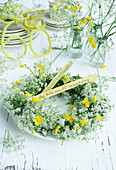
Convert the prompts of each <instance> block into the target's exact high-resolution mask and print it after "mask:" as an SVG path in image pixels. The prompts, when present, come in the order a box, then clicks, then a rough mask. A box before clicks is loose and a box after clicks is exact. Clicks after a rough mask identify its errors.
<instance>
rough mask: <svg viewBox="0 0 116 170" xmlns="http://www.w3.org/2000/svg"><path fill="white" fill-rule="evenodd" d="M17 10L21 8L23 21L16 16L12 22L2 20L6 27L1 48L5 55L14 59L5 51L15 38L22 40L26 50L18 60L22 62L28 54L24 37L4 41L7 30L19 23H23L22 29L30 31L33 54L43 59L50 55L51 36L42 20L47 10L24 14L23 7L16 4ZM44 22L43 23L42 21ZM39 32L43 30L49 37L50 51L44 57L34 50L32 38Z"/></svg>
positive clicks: (14, 36)
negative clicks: (6, 46)
mask: <svg viewBox="0 0 116 170" xmlns="http://www.w3.org/2000/svg"><path fill="white" fill-rule="evenodd" d="M15 6H16V7H15V9H14V10H16V9H17V8H20V16H22V19H18V18H16V17H15V16H14V17H13V18H14V20H12V21H5V20H1V21H0V22H3V23H5V24H6V25H5V27H4V29H3V32H2V39H1V48H2V50H3V53H4V54H5V55H6V56H7V57H8V58H9V59H14V58H12V57H10V56H9V55H8V54H7V53H6V51H5V49H4V48H5V45H6V44H7V43H8V42H9V41H10V40H11V39H13V38H17V39H20V41H21V42H22V43H23V44H24V46H25V50H24V53H23V55H21V56H20V57H18V58H17V59H18V60H20V59H21V58H22V57H23V56H25V55H26V52H27V45H26V42H25V41H24V40H23V38H22V37H20V36H18V35H13V36H10V37H9V38H7V40H6V41H5V40H4V36H5V32H6V30H7V28H8V27H9V26H10V25H12V24H13V23H15V24H17V23H21V28H22V29H24V30H26V31H28V33H29V35H30V40H29V45H30V49H31V51H32V52H33V54H34V55H35V56H37V57H43V56H44V55H48V54H49V53H50V50H51V41H50V37H49V34H48V33H47V31H46V30H45V29H44V27H45V25H46V24H45V21H43V20H42V18H43V17H44V15H45V10H36V11H27V12H23V10H22V8H21V6H20V5H19V4H15ZM41 20H42V21H41ZM39 22H40V26H38V23H39ZM38 30H41V31H43V32H44V33H45V34H46V35H47V37H48V41H49V49H48V51H47V52H46V53H45V54H43V55H39V54H37V53H36V52H35V51H34V50H33V48H32V36H33V33H34V32H37V31H38Z"/></svg>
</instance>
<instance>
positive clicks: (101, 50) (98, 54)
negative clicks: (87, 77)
mask: <svg viewBox="0 0 116 170" xmlns="http://www.w3.org/2000/svg"><path fill="white" fill-rule="evenodd" d="M95 28H96V29H94V32H93V33H92V34H91V36H90V37H93V38H94V43H95V44H96V48H93V47H90V49H91V55H90V65H91V66H92V67H96V68H99V67H100V66H101V65H104V63H105V59H106V51H107V47H108V43H107V42H108V41H107V39H104V38H103V32H102V28H101V27H95Z"/></svg>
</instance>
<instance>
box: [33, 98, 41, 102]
mask: <svg viewBox="0 0 116 170" xmlns="http://www.w3.org/2000/svg"><path fill="white" fill-rule="evenodd" d="M32 100H33V101H34V102H40V101H41V98H39V99H38V97H32Z"/></svg>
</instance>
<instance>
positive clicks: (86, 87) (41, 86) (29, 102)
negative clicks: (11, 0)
mask: <svg viewBox="0 0 116 170" xmlns="http://www.w3.org/2000/svg"><path fill="white" fill-rule="evenodd" d="M44 64H45V65H46V66H45V65H43V63H42V62H41V61H40V63H39V64H36V63H35V64H34V66H33V69H31V68H30V67H28V66H27V65H26V64H21V65H20V67H21V69H23V67H24V68H27V69H29V70H30V72H31V74H30V75H24V76H23V77H21V79H19V80H16V81H15V83H13V85H12V88H11V87H10V88H8V89H7V95H6V96H5V98H4V101H3V105H4V108H5V109H7V111H8V112H9V113H10V114H11V115H12V117H13V118H14V119H15V120H16V122H17V124H18V127H19V128H20V129H21V130H23V131H25V130H26V131H30V132H31V133H32V134H33V135H37V134H39V135H40V136H43V137H45V139H47V137H52V138H53V139H60V140H62V141H63V140H68V139H76V138H77V137H78V138H81V139H85V140H87V139H88V136H89V133H90V132H92V131H95V130H96V129H98V128H101V127H102V122H103V120H105V119H106V117H107V116H108V112H109V111H110V110H111V108H112V106H111V105H110V104H109V99H108V97H106V96H105V95H104V94H103V93H102V90H100V89H99V88H98V84H97V83H95V82H93V81H92V80H95V79H96V78H95V77H94V78H92V77H91V76H89V77H87V78H85V79H81V78H82V77H80V75H76V76H71V75H70V74H69V73H68V74H66V72H67V70H68V69H69V68H70V67H71V65H72V64H73V63H72V62H69V63H68V64H67V65H66V66H65V67H64V68H62V69H60V70H59V69H58V70H56V72H52V70H51V68H50V67H49V65H47V63H44ZM63 74H65V75H63ZM75 81H76V82H78V83H79V82H80V83H79V84H80V85H79V84H76V85H75V86H74V84H75V83H74V82H75ZM55 83H56V84H55ZM69 84H73V86H72V87H70V88H69V90H67V91H65V90H66V89H65V88H64V89H63V88H62V90H63V91H62V92H61V91H60V92H61V93H60V92H58V91H57V94H58V93H59V95H57V96H54V97H55V98H54V97H52V98H50V99H45V95H43V94H45V93H46V95H47V97H49V95H50V94H53V93H51V91H50V90H51V89H52V88H53V87H54V89H59V88H61V87H67V86H68V85H69ZM77 85H78V86H77ZM102 86H103V85H102ZM73 87H74V88H73ZM54 89H53V91H54ZM53 91H52V92H53ZM64 91H65V92H64ZM49 92H50V93H49ZM38 94H40V95H43V100H42V98H39V97H38ZM55 94H56V93H55ZM58 99H59V100H60V102H61V103H60V105H59V104H57V101H58ZM63 100H64V104H63ZM63 109H65V110H63Z"/></svg>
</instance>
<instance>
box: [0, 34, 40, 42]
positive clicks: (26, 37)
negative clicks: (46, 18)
mask: <svg viewBox="0 0 116 170" xmlns="http://www.w3.org/2000/svg"><path fill="white" fill-rule="evenodd" d="M37 34H39V33H34V34H33V36H36V35H37ZM21 37H22V38H23V39H24V40H26V39H29V38H30V36H29V35H25V36H21ZM7 38H8V37H4V40H7ZM0 41H1V37H0ZM17 42H19V43H20V42H21V41H20V39H18V38H13V39H11V40H10V41H9V42H8V44H9V43H10V44H11V43H17Z"/></svg>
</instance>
